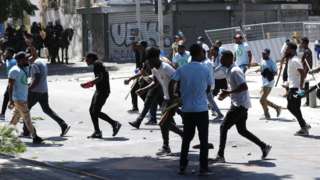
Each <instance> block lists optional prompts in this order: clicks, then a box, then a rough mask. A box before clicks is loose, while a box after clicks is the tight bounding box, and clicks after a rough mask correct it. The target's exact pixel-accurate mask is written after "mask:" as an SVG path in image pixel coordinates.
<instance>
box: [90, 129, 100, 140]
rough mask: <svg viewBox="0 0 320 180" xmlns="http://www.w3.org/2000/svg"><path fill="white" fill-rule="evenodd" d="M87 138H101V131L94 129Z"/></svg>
mask: <svg viewBox="0 0 320 180" xmlns="http://www.w3.org/2000/svg"><path fill="white" fill-rule="evenodd" d="M88 138H92V139H95V138H96V139H101V138H102V132H101V131H95V132H94V133H93V134H92V135H91V136H88Z"/></svg>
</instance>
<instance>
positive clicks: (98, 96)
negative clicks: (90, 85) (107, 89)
mask: <svg viewBox="0 0 320 180" xmlns="http://www.w3.org/2000/svg"><path fill="white" fill-rule="evenodd" d="M108 96H109V94H108V93H100V92H98V91H96V92H95V93H94V95H93V97H92V101H91V105H90V110H89V111H90V116H91V120H92V123H93V127H94V130H95V131H96V132H100V128H99V118H101V119H103V120H105V121H106V122H108V123H109V124H110V125H111V126H112V127H114V126H115V125H116V123H117V121H114V120H113V119H111V118H110V117H109V116H108V115H107V114H105V113H103V112H101V109H102V107H103V105H104V104H105V103H106V101H107V98H108Z"/></svg>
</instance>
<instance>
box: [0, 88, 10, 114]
mask: <svg viewBox="0 0 320 180" xmlns="http://www.w3.org/2000/svg"><path fill="white" fill-rule="evenodd" d="M8 103H9V92H8V87H7V88H6V92H4V95H3V102H2V109H1V114H3V115H4V114H5V113H6V110H7V107H8Z"/></svg>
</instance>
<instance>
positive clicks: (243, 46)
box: [234, 34, 252, 73]
mask: <svg viewBox="0 0 320 180" xmlns="http://www.w3.org/2000/svg"><path fill="white" fill-rule="evenodd" d="M234 40H235V46H234V49H235V52H234V54H235V64H236V65H237V66H238V67H240V69H241V70H242V72H243V73H246V71H247V70H248V68H250V64H251V61H252V53H251V51H250V50H249V46H248V44H247V43H244V42H243V37H242V35H241V34H236V35H235V36H234Z"/></svg>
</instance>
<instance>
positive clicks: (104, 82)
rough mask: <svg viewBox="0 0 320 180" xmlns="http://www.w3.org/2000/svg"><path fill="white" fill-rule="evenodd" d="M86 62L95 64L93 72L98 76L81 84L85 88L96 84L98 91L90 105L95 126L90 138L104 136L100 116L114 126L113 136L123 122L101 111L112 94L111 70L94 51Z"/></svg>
mask: <svg viewBox="0 0 320 180" xmlns="http://www.w3.org/2000/svg"><path fill="white" fill-rule="evenodd" d="M86 62H87V64H88V65H93V72H94V75H95V77H96V78H95V79H94V80H92V81H89V82H87V83H83V84H81V87H83V88H90V87H93V86H94V85H96V91H95V93H94V95H93V98H92V101H91V106H90V116H91V119H92V123H93V126H94V133H93V134H92V135H91V136H89V138H102V132H101V130H100V128H99V121H98V118H101V119H103V120H105V121H107V122H108V123H110V125H111V126H112V128H113V134H112V136H116V135H117V134H118V132H119V130H120V127H121V124H120V123H119V122H117V121H114V120H113V119H111V118H110V117H109V116H108V115H107V114H105V113H103V112H101V109H102V107H103V105H104V104H105V102H106V100H107V98H108V96H109V94H110V83H109V72H108V71H107V69H106V67H105V66H104V65H103V63H102V61H99V60H98V56H97V55H96V54H94V53H89V54H87V56H86Z"/></svg>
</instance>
